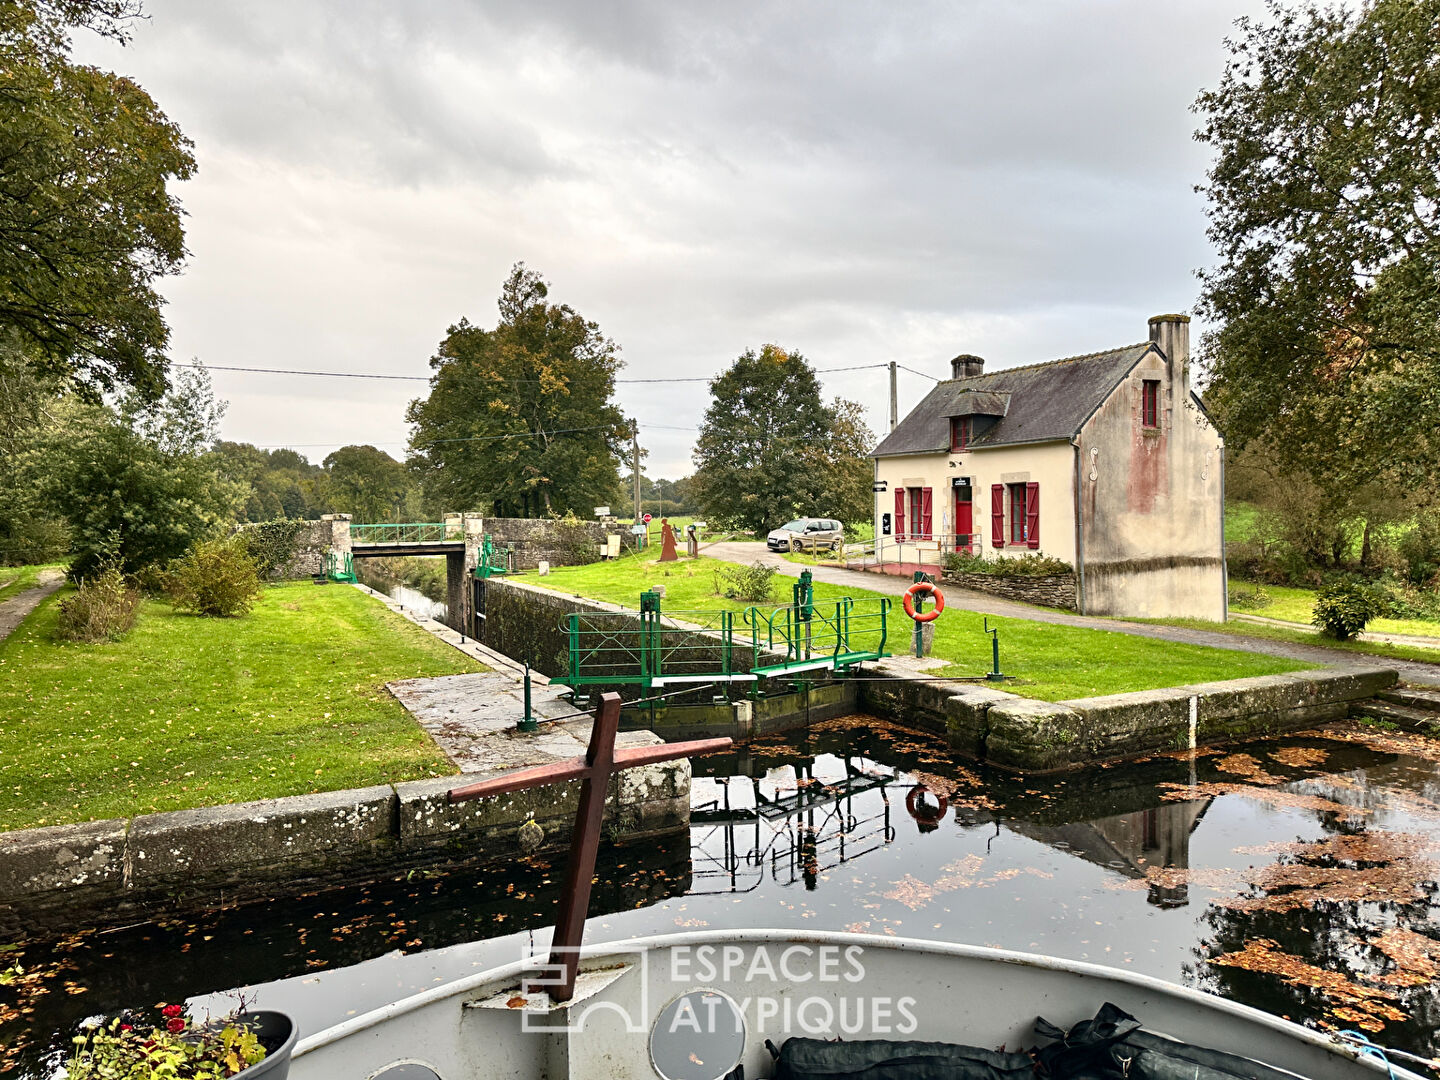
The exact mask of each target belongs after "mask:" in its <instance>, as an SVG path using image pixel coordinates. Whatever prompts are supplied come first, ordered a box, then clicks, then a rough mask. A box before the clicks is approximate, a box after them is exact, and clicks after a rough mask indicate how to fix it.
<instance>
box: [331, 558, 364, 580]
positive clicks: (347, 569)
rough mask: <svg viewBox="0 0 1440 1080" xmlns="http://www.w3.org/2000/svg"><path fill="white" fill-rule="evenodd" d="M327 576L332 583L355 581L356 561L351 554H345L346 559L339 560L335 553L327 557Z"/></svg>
mask: <svg viewBox="0 0 1440 1080" xmlns="http://www.w3.org/2000/svg"><path fill="white" fill-rule="evenodd" d="M325 576H326V577H328V578H329V579H330V580H331V581H355V580H357V579H356V577H355V561H354V560H353V559H352V558H351V557H350V553H349V552H348V551H347V552H345V558H344V559H341V558H339V557H338V556H337V555H336V554H335V552H333V551H332V552H330V554H328V555H326V556H325Z"/></svg>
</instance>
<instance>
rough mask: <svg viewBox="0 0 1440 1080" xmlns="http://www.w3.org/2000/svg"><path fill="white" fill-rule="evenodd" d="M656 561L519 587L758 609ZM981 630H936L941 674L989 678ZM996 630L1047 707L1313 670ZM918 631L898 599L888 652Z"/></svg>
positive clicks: (1049, 627) (1062, 632)
mask: <svg viewBox="0 0 1440 1080" xmlns="http://www.w3.org/2000/svg"><path fill="white" fill-rule="evenodd" d="M657 554H658V553H653V552H652V553H650V554H649V555H648V556H646V557H639V558H637V557H635V556H628V557H626V558H624V559H616V560H614V561H613V562H608V563H593V564H591V565H590V566H567V567H560V568H558V569H556V570H553V571H551V572H550V574H548V575H547V576H545V577H543V578H541V577H539V576H537V575H535V574H524V575H520V576H519V577H518V580H521V581H525V582H528V583H530V584H534V585H541V586H544V587H545V588H549V589H555V590H556V591H558V592H569V593H571V594H577V595H580V596H586V597H590V598H592V599H596V600H608V601H610V602H612V603H616V604H624V605H625V606H626V607H630V608H635V607H638V606H639V601H640V593H641V591H642V590H644V589H647V588H649V587H651V586H652V585H664V586H665V594H666V595H665V600H664V603H663V608H664V610H666V611H677V612H678V611H684V610H699V609H704V610H718V609H721V608H730V609H732V610H739V609H741V608H744V607H747V606H749V605H747V604H744V603H740V602H738V601H734V600H725V599H723V598H722V597H720V596H719V595H717V593H716V590H715V571H716V570H717V569H720V568H722V567H724V566H726V565H728V564H726V563H723V562H721V561H720V560H719V559H711V558H706V557H701V558H700V559H696V560H689V559H684V560H681V561H680V562H678V563H673V564H671V563H667V564H665V565H663V566H662V565H661V564H659V563H657V562H656V561H655V556H656V555H657ZM793 584H794V580H793V579H791V578H785V577H779V576H777V578H776V581H775V582H774V584H773V585H772V596H773V597H774V600H773V605H779V604H782V603H789V601H790V589H791V586H792V585H793ZM880 595H881V594H880V593H876V592H871V591H869V590H863V589H850V588H843V587H841V586H838V585H827V584H823V583H820V582H817V583H816V584H815V599H816V600H817V601H825V600H835V599H838V598H839V597H842V596H853V597H855V598H857V599H859V598H861V597H875V596H880ZM982 624H983V619H982V617H981V616H979V615H976V614H973V613H971V612H968V611H960V610H958V609H955V608H951V609H949V610H948V611H946V612H945V613H944V614H943V615H941V616H940V619H939V620H938V621H937V622H936V624H935V626H936V631H935V649H934V655H936V656H938V657H941V658H943V659H945V660H949V661H951V665H952V666H950V667H947V668H945V669H943V670H942V671H941V672H939V674H943V675H980V674H983V673H984V672H986V671H988V670H989V668H990V638H989V637H988V636H986V634H985V633H984V627H983V625H982ZM990 625H991V626H992V627H999V629H1000V666H1001V670H1003V671H1004V672H1005V673H1006V674H1009V675H1016V676H1019V677H1020V679H1021V680H1023V681H1021V682H1019V683H1011V684H1007V685H1006V687H1005V689H1007V690H1012V691H1014V692H1015V693H1017V694H1022V695H1024V696H1026V697H1032V698H1040V699H1042V700H1045V701H1062V700H1065V699H1067V698H1078V697H1093V696H1096V695H1100V694H1115V693H1121V692H1123V691H1128V690H1153V689H1158V688H1160V687H1165V686H1182V685H1185V684H1188V683H1197V682H1209V681H1212V680H1215V679H1239V678H1244V677H1246V676H1250V675H1271V674H1275V673H1277V672H1281V671H1296V670H1299V669H1300V668H1303V667H1305V666H1306V665H1304V664H1299V663H1294V662H1291V661H1287V660H1282V659H1278V658H1276V657H1272V656H1260V655H1257V654H1255V653H1243V652H1237V651H1232V650H1229V649H1210V648H1205V647H1203V646H1198V645H1181V644H1175V643H1172V642H1167V641H1155V640H1152V639H1150V638H1141V637H1135V636H1134V635H1132V634H1122V633H1118V632H1114V631H1105V630H1088V629H1080V628H1076V627H1069V626H1055V625H1053V624H1050V623H1040V622H1031V621H1029V620H1027V619H998V618H991V619H990ZM910 626H911V623H910V620H909V619H907V618H906V617H905V613H904V612H903V611H902V610H901V608H900V602H899V600H898V599H895V604H894V607H893V608H892V609H891V613H890V622H889V627H890V637H889V641H888V643H887V648H888V651H890V652H892V653H904V652H907V651H908V649H909V643H910V636H909V632H910Z"/></svg>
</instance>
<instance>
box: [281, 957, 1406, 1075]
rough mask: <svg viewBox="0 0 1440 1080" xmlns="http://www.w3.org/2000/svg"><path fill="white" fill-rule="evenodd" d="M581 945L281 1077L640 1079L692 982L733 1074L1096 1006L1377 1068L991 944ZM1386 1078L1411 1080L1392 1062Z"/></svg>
mask: <svg viewBox="0 0 1440 1080" xmlns="http://www.w3.org/2000/svg"><path fill="white" fill-rule="evenodd" d="M726 949H729V950H730V951H729V952H728V953H727V952H726V951H725V950H726ZM705 950H708V952H707V951H705ZM585 956H586V960H585V962H584V963H583V965H582V973H583V974H582V979H581V982H580V984H578V985H577V992H576V995H575V998H574V999H573V1000H572V1002H571V1003H570V1005H569V1006H568V1007H561V1006H550V1005H549V1004H548V1001H545V1000H544V997H543V995H540V996H539V1000H538V1001H537V1000H535V999H531V1004H532V1005H535V1006H537V1007H536V1008H517V1007H514V1004H515V1003H516V1002H517V998H519V997H520V996H522V995H519V994H518V993H517V991H518V989H519V985H520V977H521V975H522V974H524V973H525V971H526V970H528V969H527V966H526V965H524V964H522V963H519V962H517V963H516V964H513V965H510V966H507V967H505V968H500V969H496V970H494V971H490V972H485V973H482V974H479V975H476V976H473V977H470V978H467V979H464V980H460V981H457V982H454V983H451V984H448V985H446V986H441V987H437V988H435V989H434V990H430V991H426V992H424V993H421V994H418V995H416V996H414V997H411V998H408V999H406V1000H403V1001H399V1002H396V1003H394V1004H392V1005H388V1006H386V1007H384V1008H382V1009H378V1010H376V1011H374V1012H372V1013H369V1014H366V1015H363V1016H358V1017H355V1018H353V1019H351V1020H349V1021H347V1022H345V1023H343V1024H340V1025H338V1026H336V1027H334V1028H331V1029H329V1030H327V1031H323V1032H320V1033H318V1034H315V1035H312V1036H310V1037H308V1038H303V1039H302V1040H301V1042H300V1044H299V1046H298V1047H297V1049H296V1052H295V1059H294V1063H293V1065H292V1068H291V1072H290V1076H291V1078H292V1080H320V1078H325V1080H334V1078H348V1077H354V1078H356V1080H359V1078H368V1077H373V1076H377V1075H379V1074H381V1073H383V1072H384V1071H385V1069H386V1067H387V1066H390V1065H392V1064H394V1063H397V1062H414V1063H417V1064H423V1065H425V1066H427V1067H428V1068H430V1069H431V1070H433V1072H434V1073H435V1074H436V1075H438V1076H439V1077H440V1078H441V1080H479V1078H482V1077H483V1078H485V1080H501V1078H504V1080H534V1078H540V1077H545V1078H547V1080H563V1078H567V1077H574V1078H585V1080H654V1078H655V1077H656V1075H657V1074H656V1072H655V1070H654V1068H653V1066H652V1064H651V1059H650V1052H649V1034H650V1028H651V1024H652V1022H653V1021H654V1019H655V1017H656V1016H657V1015H658V1013H659V1012H660V1010H661V1009H662V1008H663V1007H664V1006H665V1005H666V1004H667V1003H669V1002H671V1001H673V1000H674V999H675V998H676V997H678V996H679V995H681V994H683V993H686V992H688V991H694V990H698V989H701V988H705V989H711V990H718V991H721V992H722V993H724V994H726V995H728V996H729V997H730V998H731V999H732V1000H733V1001H735V1002H736V1003H737V1004H738V1005H740V1006H741V1013H742V1014H743V1015H744V1017H745V1021H746V1024H745V1026H746V1036H745V1043H744V1051H743V1057H742V1059H741V1060H742V1063H743V1065H744V1067H745V1076H746V1077H747V1078H750V1080H755V1078H757V1077H765V1076H770V1075H772V1065H771V1060H772V1059H771V1055H770V1053H769V1051H768V1050H767V1049H766V1047H765V1041H766V1039H769V1040H771V1041H773V1042H774V1043H775V1044H776V1045H780V1044H782V1043H783V1042H784V1041H785V1039H787V1038H789V1037H792V1036H810V1037H820V1038H823V1037H837V1036H840V1037H844V1038H846V1039H849V1040H859V1039H865V1038H891V1039H916V1040H937V1041H944V1042H951V1043H963V1044H967V1045H971V1046H979V1047H984V1048H987V1049H996V1048H999V1047H1001V1046H1004V1047H1006V1048H1008V1049H1010V1050H1019V1049H1023V1048H1028V1047H1030V1046H1033V1045H1034V1044H1035V1043H1036V1041H1037V1040H1036V1037H1035V1035H1034V1032H1033V1024H1034V1020H1035V1018H1036V1016H1043V1017H1045V1018H1046V1019H1047V1020H1050V1021H1051V1022H1053V1023H1055V1024H1058V1025H1060V1026H1061V1027H1066V1028H1068V1027H1069V1026H1070V1025H1072V1024H1074V1023H1076V1022H1077V1021H1079V1020H1082V1019H1087V1018H1089V1017H1091V1016H1093V1015H1094V1014H1095V1012H1096V1010H1097V1009H1098V1008H1099V1007H1100V1006H1101V1005H1102V1004H1103V1003H1104V1002H1106V1001H1110V1002H1113V1003H1115V1004H1116V1005H1118V1006H1119V1007H1120V1008H1122V1009H1124V1010H1125V1011H1126V1012H1129V1013H1131V1014H1133V1015H1134V1016H1135V1017H1137V1018H1138V1019H1139V1020H1140V1021H1141V1023H1142V1024H1143V1025H1144V1027H1145V1029H1146V1030H1148V1031H1152V1032H1156V1033H1162V1034H1166V1035H1170V1036H1172V1037H1174V1038H1177V1039H1181V1040H1183V1041H1185V1042H1188V1043H1192V1044H1194V1045H1198V1046H1205V1047H1210V1048H1212V1049H1216V1050H1223V1051H1228V1052H1230V1053H1233V1054H1240V1055H1242V1056H1245V1057H1249V1058H1253V1059H1256V1060H1258V1061H1262V1062H1264V1063H1266V1064H1268V1065H1271V1066H1272V1067H1275V1068H1278V1069H1283V1070H1287V1071H1289V1072H1292V1073H1296V1074H1298V1075H1300V1076H1304V1077H1309V1078H1310V1080H1360V1078H1365V1080H1369V1078H1371V1077H1373V1076H1375V1075H1376V1074H1380V1075H1384V1074H1385V1073H1386V1068H1385V1066H1384V1065H1383V1064H1382V1063H1380V1062H1379V1061H1378V1060H1376V1059H1374V1058H1365V1057H1360V1056H1359V1054H1358V1052H1357V1051H1356V1049H1355V1048H1354V1047H1353V1046H1351V1045H1349V1044H1346V1043H1342V1042H1339V1041H1337V1040H1334V1039H1331V1038H1329V1037H1327V1036H1325V1035H1323V1034H1321V1033H1319V1032H1315V1031H1311V1030H1309V1029H1306V1028H1303V1027H1300V1026H1299V1025H1297V1024H1292V1023H1290V1022H1288V1021H1285V1020H1282V1019H1280V1018H1278V1017H1274V1016H1271V1015H1269V1014H1267V1013H1263V1012H1260V1011H1258V1010H1256V1009H1252V1008H1249V1007H1248V1006H1244V1005H1239V1004H1236V1003H1234V1002H1231V1001H1227V1000H1225V999H1223V998H1218V997H1214V996H1212V995H1209V994H1203V993H1200V992H1198V991H1195V990H1189V989H1186V988H1184V987H1179V986H1174V985H1172V984H1169V983H1166V982H1162V981H1160V980H1158V979H1153V978H1150V977H1148V976H1144V975H1137V974H1133V973H1130V972H1125V971H1117V970H1113V969H1109V968H1103V967H1099V966H1097V965H1093V964H1085V963H1080V962H1076V961H1069V960H1060V959H1056V958H1053V957H1045V956H1033V955H1029V954H1025V953H1015V952H1007V951H1003V950H999V949H987V948H981V947H978V946H969V945H955V944H946V943H942V942H932V941H917V940H909V939H903V938H884V937H874V936H869V935H859V934H830V933H816V934H797V933H795V932H793V931H781V930H774V931H749V932H743V933H742V932H734V933H727V932H723V931H721V932H700V933H692V934H682V935H668V936H664V937H655V938H642V939H637V940H634V941H627V942H620V943H615V944H610V945H605V946H603V947H598V948H596V949H594V950H586V952H585ZM727 959H728V960H729V961H731V963H730V965H729V969H728V970H726V965H725V962H726V960H727ZM707 960H708V961H709V963H708V964H707ZM857 969H858V971H859V974H860V977H858V978H854V976H855V975H856V974H857ZM767 973H773V976H774V977H773V978H769V977H767ZM902 1003H903V1004H902ZM827 1016H828V1019H829V1021H830V1022H829V1023H828V1024H827V1023H826V1020H827ZM546 1027H548V1028H549V1029H550V1030H533V1029H536V1028H546ZM577 1028H578V1030H568V1029H577ZM527 1029H531V1030H527ZM1394 1075H1395V1076H1397V1077H1403V1078H1406V1080H1419V1078H1418V1077H1416V1074H1414V1073H1410V1072H1407V1071H1406V1070H1403V1069H1400V1068H1398V1067H1396V1068H1395V1069H1394Z"/></svg>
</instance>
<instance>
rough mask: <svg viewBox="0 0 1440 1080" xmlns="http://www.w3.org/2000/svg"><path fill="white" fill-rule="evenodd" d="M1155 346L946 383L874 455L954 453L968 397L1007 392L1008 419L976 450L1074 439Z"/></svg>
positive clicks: (977, 442)
mask: <svg viewBox="0 0 1440 1080" xmlns="http://www.w3.org/2000/svg"><path fill="white" fill-rule="evenodd" d="M1152 347H1153V346H1152V345H1151V344H1150V343H1149V342H1142V343H1141V344H1139V345H1127V346H1125V347H1124V348H1120V349H1111V350H1109V351H1108V352H1097V353H1087V354H1086V355H1084V356H1070V357H1066V358H1065V359H1063V360H1051V361H1049V362H1047V363H1044V364H1031V365H1029V366H1028V367H1015V368H1007V369H1005V370H1004V371H992V372H987V373H986V374H984V375H973V376H971V377H970V378H966V379H947V380H946V381H944V382H942V383H938V384H937V385H936V386H935V388H934V389H933V390H931V391H930V393H928V394H926V395H925V397H924V399H923V400H922V401H921V402H920V404H919V405H916V406H915V408H913V409H911V410H910V413H909V415H908V416H906V417H905V418H904V419H903V420H901V421H900V423H899V424H897V425H896V427H895V430H894V431H892V432H891V433H890V434H889V435H887V436H886V437H885V438H884V439H883V440H882V441H881V443H880V445H879V446H877V447H876V448H875V450H874V453H873V454H872V456H873V457H891V456H893V455H896V454H927V453H928V454H936V453H945V452H948V451H949V449H950V417H952V416H961V415H965V413H966V412H967V411H973V410H967V409H966V405H965V401H966V399H967V398H968V397H970V395H969V394H967V391H982V392H985V393H986V394H987V395H988V394H1005V395H1007V397H1008V402H1009V405H1008V408H1007V409H1006V411H1005V415H1004V416H1002V417H1000V418H999V419H998V420H997V421H995V423H994V424H992V425H991V426H990V427H989V428H988V429H986V430H985V431H984V432H983V433H981V434H979V435H977V436H976V437H975V438H974V439H973V440H972V441H971V443H970V445H971V446H972V447H974V448H976V449H979V448H981V447H985V446H1011V445H1014V444H1015V443H1031V442H1050V441H1053V440H1056V439H1069V438H1070V437H1071V436H1072V435H1074V434H1076V433H1077V432H1079V430H1080V428H1081V426H1082V425H1083V424H1084V423H1085V421H1086V420H1088V419H1089V418H1090V416H1091V414H1092V413H1094V411H1095V410H1096V409H1097V408H1099V407H1100V403H1101V402H1103V401H1104V400H1105V399H1106V398H1107V397H1109V396H1110V392H1111V391H1112V390H1114V389H1115V387H1116V386H1117V385H1118V384H1119V383H1120V380H1121V379H1123V378H1124V377H1125V376H1126V375H1127V374H1128V373H1129V372H1130V369H1131V368H1133V367H1134V366H1135V364H1136V363H1137V362H1138V361H1139V360H1140V358H1141V357H1142V356H1144V355H1145V353H1146V352H1148V351H1149V350H1150V349H1151V348H1152Z"/></svg>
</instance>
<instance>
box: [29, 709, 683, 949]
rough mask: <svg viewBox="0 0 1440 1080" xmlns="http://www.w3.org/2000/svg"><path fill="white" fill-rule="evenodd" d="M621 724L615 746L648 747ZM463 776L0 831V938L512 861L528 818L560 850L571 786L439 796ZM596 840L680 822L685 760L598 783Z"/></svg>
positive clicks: (576, 789)
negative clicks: (410, 872) (444, 866)
mask: <svg viewBox="0 0 1440 1080" xmlns="http://www.w3.org/2000/svg"><path fill="white" fill-rule="evenodd" d="M659 741H660V740H659V739H658V737H657V736H655V735H652V734H650V733H649V732H622V733H621V734H620V735H619V737H618V738H617V739H616V745H617V746H620V747H625V746H642V745H650V744H653V743H656V742H659ZM477 778H478V777H477V776H476V775H475V774H466V775H463V776H442V777H435V778H433V779H430V780H416V781H412V782H410V783H403V784H396V785H393V786H391V785H388V784H387V785H382V786H378V787H372V788H358V789H353V790H349V791H332V792H325V793H322V794H316V795H298V796H293V797H290V798H284V799H267V800H264V801H262V802H253V803H242V804H237V805H230V806H214V807H204V808H200V809H196V810H178V811H173V812H170V813H163V814H146V815H144V816H141V817H135V818H131V819H129V820H125V819H120V820H115V821H96V822H88V823H85V824H81V825H59V826H52V827H49V828H40V829H24V830H21V831H19V832H12V833H0V940H5V939H14V938H18V937H22V936H25V935H28V934H33V933H34V932H35V931H37V930H44V929H63V928H67V927H74V926H76V925H78V924H82V923H85V924H113V923H116V922H122V921H134V920H136V919H137V918H149V917H153V916H155V915H157V914H160V913H163V912H166V911H173V910H177V909H193V908H196V907H203V906H208V905H212V904H216V903H231V902H236V901H245V900H253V899H262V898H265V897H268V896H271V895H273V894H274V892H275V890H276V889H277V888H282V887H283V889H285V890H286V891H298V890H300V889H303V888H307V887H331V886H337V885H344V884H349V883H351V882H356V881H365V880H369V879H370V878H372V877H374V876H376V875H377V874H392V873H394V872H395V871H397V870H405V869H408V868H410V867H414V866H431V867H433V866H435V865H436V864H437V863H440V862H444V861H451V862H470V861H476V862H479V861H487V860H493V859H501V858H511V857H513V856H515V855H516V854H517V853H518V852H519V850H520V849H519V843H518V839H517V834H518V833H519V830H520V826H521V825H523V824H524V823H525V821H526V820H527V819H532V818H533V820H534V821H535V822H536V823H537V824H539V825H540V827H541V828H542V829H543V830H544V832H545V837H544V841H543V843H542V845H541V847H540V848H539V850H541V851H559V850H565V849H567V848H568V847H569V844H570V830H571V825H572V823H573V821H574V817H575V809H576V806H577V804H578V801H579V797H580V784H579V783H578V782H573V783H569V784H565V785H560V786H555V787H548V788H538V789H534V790H530V791H519V792H515V793H513V794H511V795H508V796H504V797H502V798H495V799H480V800H475V801H472V802H464V803H455V804H451V803H450V802H449V800H448V798H447V793H448V792H449V790H450V789H451V788H452V787H456V786H458V785H459V784H462V783H466V782H469V781H472V780H475V779H477ZM605 813H606V826H605V828H606V834H607V835H608V836H611V837H624V838H625V839H627V840H630V839H639V838H644V837H648V836H659V835H665V834H668V833H673V832H678V831H682V830H684V829H686V828H687V827H688V826H689V823H690V763H689V761H687V760H684V759H682V760H679V761H671V762H664V763H661V764H659V765H650V766H646V767H644V768H638V769H628V770H625V771H624V772H622V773H618V774H616V775H615V776H613V777H612V778H611V781H610V790H609V792H608V797H607V799H606V811H605Z"/></svg>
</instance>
